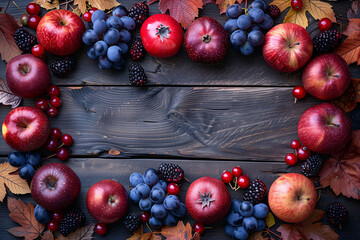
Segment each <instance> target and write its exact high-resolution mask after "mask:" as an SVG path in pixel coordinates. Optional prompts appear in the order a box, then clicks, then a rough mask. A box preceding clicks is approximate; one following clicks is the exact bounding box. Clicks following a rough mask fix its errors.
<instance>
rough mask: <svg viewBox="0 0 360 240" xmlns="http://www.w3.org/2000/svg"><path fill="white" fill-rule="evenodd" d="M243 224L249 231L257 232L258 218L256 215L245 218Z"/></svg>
mask: <svg viewBox="0 0 360 240" xmlns="http://www.w3.org/2000/svg"><path fill="white" fill-rule="evenodd" d="M242 225H243V227H244V228H245V230H246V231H247V232H255V231H256V229H257V227H258V225H257V221H256V218H254V217H246V218H244V220H243V224H242Z"/></svg>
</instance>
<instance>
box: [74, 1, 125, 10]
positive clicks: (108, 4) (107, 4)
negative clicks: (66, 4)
mask: <svg viewBox="0 0 360 240" xmlns="http://www.w3.org/2000/svg"><path fill="white" fill-rule="evenodd" d="M86 3H88V4H89V5H90V6H91V7H95V8H97V9H100V10H103V11H105V10H107V9H112V8H113V7H116V6H118V5H120V3H118V2H117V1H116V0H75V1H74V5H78V8H79V9H80V11H81V13H85V12H86V11H87V8H86V6H87V5H86Z"/></svg>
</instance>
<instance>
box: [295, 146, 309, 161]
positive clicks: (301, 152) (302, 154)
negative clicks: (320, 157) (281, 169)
mask: <svg viewBox="0 0 360 240" xmlns="http://www.w3.org/2000/svg"><path fill="white" fill-rule="evenodd" d="M310 156H311V151H310V150H309V149H307V147H299V148H298V150H297V157H298V159H299V160H301V161H304V160H306V159H308V158H309V157H310Z"/></svg>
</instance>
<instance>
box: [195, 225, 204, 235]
mask: <svg viewBox="0 0 360 240" xmlns="http://www.w3.org/2000/svg"><path fill="white" fill-rule="evenodd" d="M193 229H194V232H198V233H199V234H200V235H201V234H203V233H204V232H205V227H204V224H202V223H199V222H196V223H195V224H194V226H193Z"/></svg>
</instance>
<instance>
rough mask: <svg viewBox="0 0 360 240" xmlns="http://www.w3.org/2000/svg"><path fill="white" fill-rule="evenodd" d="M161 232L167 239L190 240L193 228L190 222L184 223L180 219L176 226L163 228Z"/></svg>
mask: <svg viewBox="0 0 360 240" xmlns="http://www.w3.org/2000/svg"><path fill="white" fill-rule="evenodd" d="M160 234H161V235H163V236H164V237H165V238H166V239H167V240H189V239H190V238H192V228H191V225H190V223H187V224H186V225H184V223H183V221H179V222H178V223H177V225H176V226H173V227H168V226H165V227H163V228H161V232H160Z"/></svg>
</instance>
